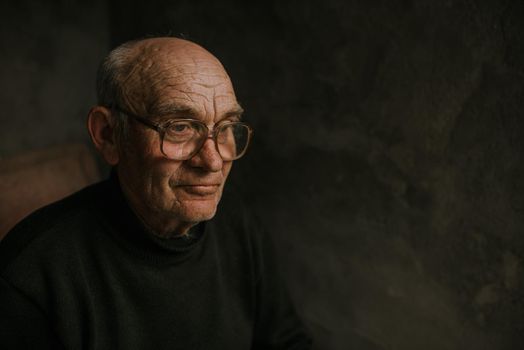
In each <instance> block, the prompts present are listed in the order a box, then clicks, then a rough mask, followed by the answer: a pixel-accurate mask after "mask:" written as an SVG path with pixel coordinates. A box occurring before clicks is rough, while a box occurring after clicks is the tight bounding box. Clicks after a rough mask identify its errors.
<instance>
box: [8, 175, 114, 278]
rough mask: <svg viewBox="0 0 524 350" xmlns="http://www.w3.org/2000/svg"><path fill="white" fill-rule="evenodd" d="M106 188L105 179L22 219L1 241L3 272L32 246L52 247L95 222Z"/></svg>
mask: <svg viewBox="0 0 524 350" xmlns="http://www.w3.org/2000/svg"><path fill="white" fill-rule="evenodd" d="M103 187H104V182H102V183H98V184H95V185H91V186H88V187H86V188H84V189H82V190H80V191H78V192H76V193H74V194H72V195H70V196H68V197H66V198H64V199H62V200H59V201H57V202H54V203H52V204H49V205H47V206H45V207H42V208H40V209H38V210H36V211H35V212H33V213H32V214H30V215H29V216H27V217H26V218H24V219H23V220H22V221H20V222H19V223H18V224H17V225H16V226H15V227H14V228H13V229H12V230H11V231H9V233H8V234H7V235H6V236H5V238H4V239H3V240H2V241H1V242H0V271H2V270H3V269H4V267H5V266H6V265H8V264H9V263H10V262H11V261H13V260H14V259H16V257H17V256H18V255H19V254H21V253H22V252H23V251H24V250H26V249H29V247H34V246H35V245H42V246H46V245H49V246H52V245H53V243H54V242H59V241H61V242H63V241H64V240H65V239H67V238H70V237H71V235H72V234H74V233H75V232H79V231H81V230H82V228H84V227H85V226H86V224H88V223H89V222H91V221H92V217H93V215H94V211H93V208H96V205H97V204H96V201H97V200H98V197H99V193H100V192H101V191H103Z"/></svg>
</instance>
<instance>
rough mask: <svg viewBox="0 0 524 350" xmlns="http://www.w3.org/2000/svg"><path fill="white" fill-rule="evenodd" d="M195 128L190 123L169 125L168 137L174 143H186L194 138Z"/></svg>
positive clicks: (183, 122) (182, 122) (180, 122)
mask: <svg viewBox="0 0 524 350" xmlns="http://www.w3.org/2000/svg"><path fill="white" fill-rule="evenodd" d="M194 135H195V128H194V127H193V125H192V124H191V123H190V122H186V121H179V122H174V123H172V124H171V125H169V126H168V127H167V129H166V136H167V137H168V138H169V139H171V140H173V141H186V140H190V139H191V138H193V137H194Z"/></svg>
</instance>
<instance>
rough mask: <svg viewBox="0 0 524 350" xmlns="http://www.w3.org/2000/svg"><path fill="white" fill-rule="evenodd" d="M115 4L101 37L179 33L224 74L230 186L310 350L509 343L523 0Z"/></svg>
mask: <svg viewBox="0 0 524 350" xmlns="http://www.w3.org/2000/svg"><path fill="white" fill-rule="evenodd" d="M125 3H128V2H125ZM114 4H115V6H114V8H113V13H112V15H111V18H112V19H113V21H112V37H113V41H114V43H117V42H120V41H122V40H125V39H128V38H132V37H135V36H137V35H143V34H146V33H150V34H151V33H152V34H165V33H168V32H170V33H173V34H177V35H180V34H182V35H184V36H186V37H188V38H191V39H195V40H197V41H198V42H200V43H202V44H203V45H204V46H206V47H208V48H209V49H210V50H211V51H213V52H214V53H216V54H217V55H218V56H219V57H220V58H221V59H222V60H223V62H224V64H225V65H226V67H227V68H228V69H229V71H230V73H231V75H232V77H233V80H234V82H235V83H236V89H237V91H238V95H239V99H240V101H241V102H242V103H243V104H244V106H245V107H246V109H247V111H248V113H247V118H248V119H249V120H250V121H251V122H252V124H254V127H255V129H256V132H255V133H256V134H255V145H254V147H253V149H252V150H251V153H250V154H249V156H248V157H247V158H246V159H244V160H242V161H240V162H239V163H238V164H237V165H236V169H235V170H236V173H235V174H234V179H233V180H234V181H233V183H232V184H230V185H234V186H237V187H238V188H241V189H242V190H243V191H244V192H245V194H246V195H247V197H248V201H249V202H250V204H251V205H253V206H254V207H256V208H257V209H258V211H259V212H260V213H261V215H262V216H263V217H264V218H265V219H266V222H267V225H268V226H269V227H270V228H271V232H272V233H273V234H274V237H275V239H276V240H277V242H278V243H279V249H280V252H281V255H282V261H283V264H284V268H285V270H286V273H287V275H288V277H289V284H290V288H291V290H292V292H293V294H294V296H295V297H296V299H297V301H298V305H299V307H300V311H301V313H302V314H303V315H304V316H305V318H306V319H307V320H308V323H309V325H310V327H311V328H312V330H313V332H314V334H315V336H316V338H317V345H318V348H319V349H341V350H342V349H351V348H354V349H360V350H367V349H402V350H409V349H413V350H415V349H416V350H419V349H435V350H443V349H475V348H477V349H520V348H521V346H522V344H524V335H523V334H524V322H523V320H524V298H523V296H524V295H523V294H524V293H523V292H522V291H523V283H524V280H523V277H524V274H523V258H524V236H523V235H522V233H523V229H524V216H523V210H524V176H523V175H524V173H523V170H524V168H523V167H524V166H523V155H522V150H523V149H524V148H523V141H522V140H523V136H524V133H523V132H524V119H523V118H522V110H524V102H523V101H524V99H523V98H524V84H523V78H524V39H523V34H524V24H523V23H524V21H523V19H524V5H523V3H522V2H521V1H516V0H510V1H494V0H493V1H484V2H480V1H467V0H450V1H433V0H419V1H409V0H408V1H385V0H384V1H343V0H324V1H307V2H305V1H276V0H273V1H265V2H264V3H259V4H258V5H254V4H250V5H249V6H248V5H245V4H243V3H242V2H232V1H230V2H227V1H226V2H224V1H221V2H214V3H211V2H209V3H207V4H203V3H202V2H199V4H198V5H197V4H195V3H194V2H191V1H177V2H176V4H175V3H173V2H169V1H155V2H154V4H153V5H152V6H147V7H146V6H139V5H138V4H136V5H135V7H134V8H133V6H131V7H128V8H127V9H126V10H125V11H124V12H122V11H117V10H116V9H117V8H121V5H122V4H124V2H123V1H122V4H119V3H118V1H117V2H115V3H114ZM119 5H120V6H119Z"/></svg>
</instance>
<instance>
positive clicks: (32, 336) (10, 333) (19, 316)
mask: <svg viewBox="0 0 524 350" xmlns="http://www.w3.org/2000/svg"><path fill="white" fill-rule="evenodd" d="M0 349H6V350H8V349H17V350H18V349H64V347H63V345H62V344H61V343H60V341H59V340H58V338H57V337H56V335H55V333H54V332H53V330H52V329H51V327H50V324H49V321H48V320H47V319H46V317H45V316H44V314H43V313H42V312H41V311H40V310H39V309H38V308H37V306H36V305H34V304H33V303H32V302H31V301H30V300H29V299H27V298H26V297H24V296H23V295H22V294H21V293H19V292H18V291H17V290H16V289H15V288H13V287H12V286H11V285H10V284H9V283H8V282H6V281H5V280H4V279H3V278H1V277H0Z"/></svg>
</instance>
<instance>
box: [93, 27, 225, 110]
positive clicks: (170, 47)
mask: <svg viewBox="0 0 524 350" xmlns="http://www.w3.org/2000/svg"><path fill="white" fill-rule="evenodd" d="M216 87H218V88H220V89H219V90H220V91H221V92H222V93H225V94H226V95H230V96H232V97H234V91H233V87H232V85H231V81H230V79H229V76H228V75H227V73H226V71H225V70H224V67H223V66H222V64H221V63H220V61H218V59H217V58H216V57H214V56H213V55H212V54H211V53H209V51H207V50H205V49H204V48H203V47H201V46H199V45H197V44H195V43H193V42H190V41H187V40H183V39H178V38H169V37H164V38H151V39H144V40H138V41H132V42H128V43H125V44H122V45H121V46H119V47H117V48H116V49H114V50H113V51H111V53H110V54H109V55H108V56H107V57H106V59H105V60H104V61H103V62H102V65H101V67H100V70H99V74H98V78H97V92H98V99H99V104H101V105H105V106H119V107H124V108H126V109H128V110H131V111H132V112H134V113H137V114H143V115H154V114H164V113H165V112H167V111H165V110H164V109H165V108H164V107H166V106H164V105H162V104H161V103H160V101H159V100H160V99H161V97H162V96H163V95H165V92H166V89H168V90H169V89H175V90H178V91H179V92H180V94H178V95H179V96H177V100H178V102H180V103H181V104H184V103H191V102H194V101H192V96H191V95H193V97H195V95H198V94H200V93H201V92H202V91H200V92H199V90H200V88H204V89H205V88H208V89H209V88H216ZM184 94H187V96H186V98H184V96H183V95H184ZM207 97H208V98H209V97H210V96H207ZM184 99H185V100H186V101H184ZM172 102H173V103H176V102H177V101H176V100H175V101H172ZM168 108H170V107H168Z"/></svg>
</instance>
